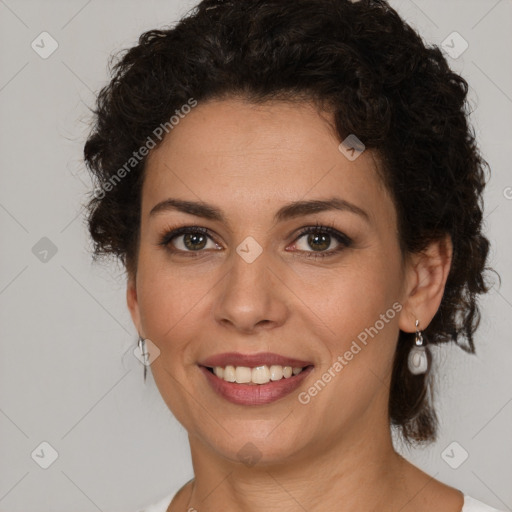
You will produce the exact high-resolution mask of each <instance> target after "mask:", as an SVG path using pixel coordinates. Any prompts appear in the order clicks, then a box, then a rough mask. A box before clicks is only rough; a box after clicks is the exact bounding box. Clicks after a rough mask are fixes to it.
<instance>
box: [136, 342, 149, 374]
mask: <svg viewBox="0 0 512 512" xmlns="http://www.w3.org/2000/svg"><path fill="white" fill-rule="evenodd" d="M138 345H139V350H140V355H141V357H142V361H143V363H144V382H146V373H147V361H148V353H147V352H146V340H145V339H144V338H143V337H142V336H140V335H139V341H138Z"/></svg>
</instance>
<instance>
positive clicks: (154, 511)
mask: <svg viewBox="0 0 512 512" xmlns="http://www.w3.org/2000/svg"><path fill="white" fill-rule="evenodd" d="M177 492H178V491H176V492H174V493H172V494H169V495H168V496H166V497H165V498H162V499H161V500H160V501H157V502H155V503H153V504H152V505H150V506H149V507H146V508H143V509H142V510H138V511H137V512H167V508H168V507H169V505H170V504H171V501H172V499H173V498H174V496H175V495H176V494H177ZM461 512H504V511H501V510H498V509H497V508H493V507H489V505H486V504H485V503H482V502H481V501H478V500H476V499H475V498H472V497H471V496H468V495H467V494H464V506H463V507H462V510H461Z"/></svg>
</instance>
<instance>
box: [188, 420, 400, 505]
mask: <svg viewBox="0 0 512 512" xmlns="http://www.w3.org/2000/svg"><path fill="white" fill-rule="evenodd" d="M384 419H385V421H382V422H381V424H380V425H377V424H376V423H375V421H368V418H364V421H362V422H361V424H359V425H354V426H353V428H352V429H351V430H350V431H349V432H347V431H343V433H342V435H339V436H338V437H329V439H328V440H325V439H323V440H321V441H319V442H317V443H315V446H314V447H312V446H308V447H307V448H304V449H303V450H302V451H300V453H296V454H294V455H293V456H292V457H290V458H289V459H287V460H284V461H283V460H280V461H279V462H275V463H274V462H265V463H260V462H257V463H256V464H254V465H253V466H247V465H244V464H243V463H241V462H234V461H232V460H228V459H226V458H223V457H220V456H219V455H218V453H215V452H213V451H211V450H210V449H209V448H208V447H206V446H205V445H204V444H202V443H201V441H200V440H199V439H197V438H192V437H191V438H190V446H191V454H192V463H193V467H194V474H195V480H194V482H193V485H192V488H191V492H190V494H189V499H188V505H187V508H186V509H185V510H193V509H196V510H198V511H200V512H213V511H218V510H224V511H226V512H235V511H239V510H244V511H247V512H256V511H261V510H269V511H273V510H276V511H277V510H279V511H280V512H288V511H290V512H291V511H297V510H307V511H308V512H317V511H318V512H319V511H325V510H337V509H339V508H340V504H343V506H342V509H343V511H344V512H356V511H357V512H360V511H361V510H381V511H386V510H392V509H394V510H397V509H399V508H400V506H398V505H400V504H401V505H403V504H404V500H406V495H405V494H404V490H405V489H406V488H407V485H406V482H405V477H404V474H405V470H406V468H407V466H410V464H409V463H408V462H407V461H405V460H404V459H403V458H402V457H401V456H400V455H399V454H397V453H396V451H395V450H394V448H393V444H392V440H391V433H390V429H389V424H388V423H387V418H384ZM363 425H364V427H363Z"/></svg>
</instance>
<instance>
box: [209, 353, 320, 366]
mask: <svg viewBox="0 0 512 512" xmlns="http://www.w3.org/2000/svg"><path fill="white" fill-rule="evenodd" d="M273 364H275V365H280V366H292V367H293V368H298V367H300V368H304V367H305V366H310V365H312V364H313V363H311V362H309V361H303V360H301V359H295V358H293V357H286V356H282V355H279V354H274V353H272V352H260V353H258V354H241V353H240V352H224V353H222V354H215V355H213V356H210V357H208V358H206V359H203V360H202V361H201V362H199V365H200V366H206V367H209V368H214V367H215V366H222V367H226V366H228V365H231V366H246V367H249V368H255V367H256V366H264V365H267V366H271V365H273Z"/></svg>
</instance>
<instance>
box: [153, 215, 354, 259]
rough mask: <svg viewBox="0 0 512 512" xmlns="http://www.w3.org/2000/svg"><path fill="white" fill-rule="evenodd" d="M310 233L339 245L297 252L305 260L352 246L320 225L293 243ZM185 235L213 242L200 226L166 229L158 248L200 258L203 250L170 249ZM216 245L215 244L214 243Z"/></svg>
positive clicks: (332, 228)
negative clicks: (328, 238) (330, 239)
mask: <svg viewBox="0 0 512 512" xmlns="http://www.w3.org/2000/svg"><path fill="white" fill-rule="evenodd" d="M310 233H316V234H322V235H324V234H325V235H331V236H332V237H334V239H335V240H336V241H337V242H338V243H339V244H340V245H339V246H338V247H337V248H336V249H331V250H329V251H318V252H317V251H298V252H301V253H305V256H304V257H306V258H314V259H316V258H325V257H329V256H334V255H335V254H338V253H339V252H341V251H342V250H344V249H345V248H348V247H350V246H351V244H352V240H351V239H350V238H349V237H348V236H347V235H345V234H344V233H340V232H339V231H338V230H336V229H334V227H332V226H325V225H321V224H318V223H317V224H316V225H314V226H306V227H304V228H303V229H302V230H301V231H300V233H299V234H298V235H297V237H296V239H295V241H297V240H299V239H300V238H302V237H303V236H304V235H308V234H310ZM186 234H202V235H205V236H207V237H208V238H210V239H211V240H212V241H213V242H215V240H214V239H213V237H212V236H211V234H210V231H209V230H208V229H207V228H203V227H201V226H182V227H178V228H168V229H167V230H166V231H165V232H164V233H163V234H162V235H161V236H160V241H159V242H158V245H159V246H163V247H165V248H166V249H167V250H169V251H171V252H172V253H181V254H186V255H187V256H191V257H198V256H200V253H202V252H204V251H203V250H198V251H183V250H181V249H175V248H171V247H172V246H171V245H170V243H171V242H172V240H173V239H174V238H177V237H178V236H180V235H186ZM215 243H217V242H215Z"/></svg>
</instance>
